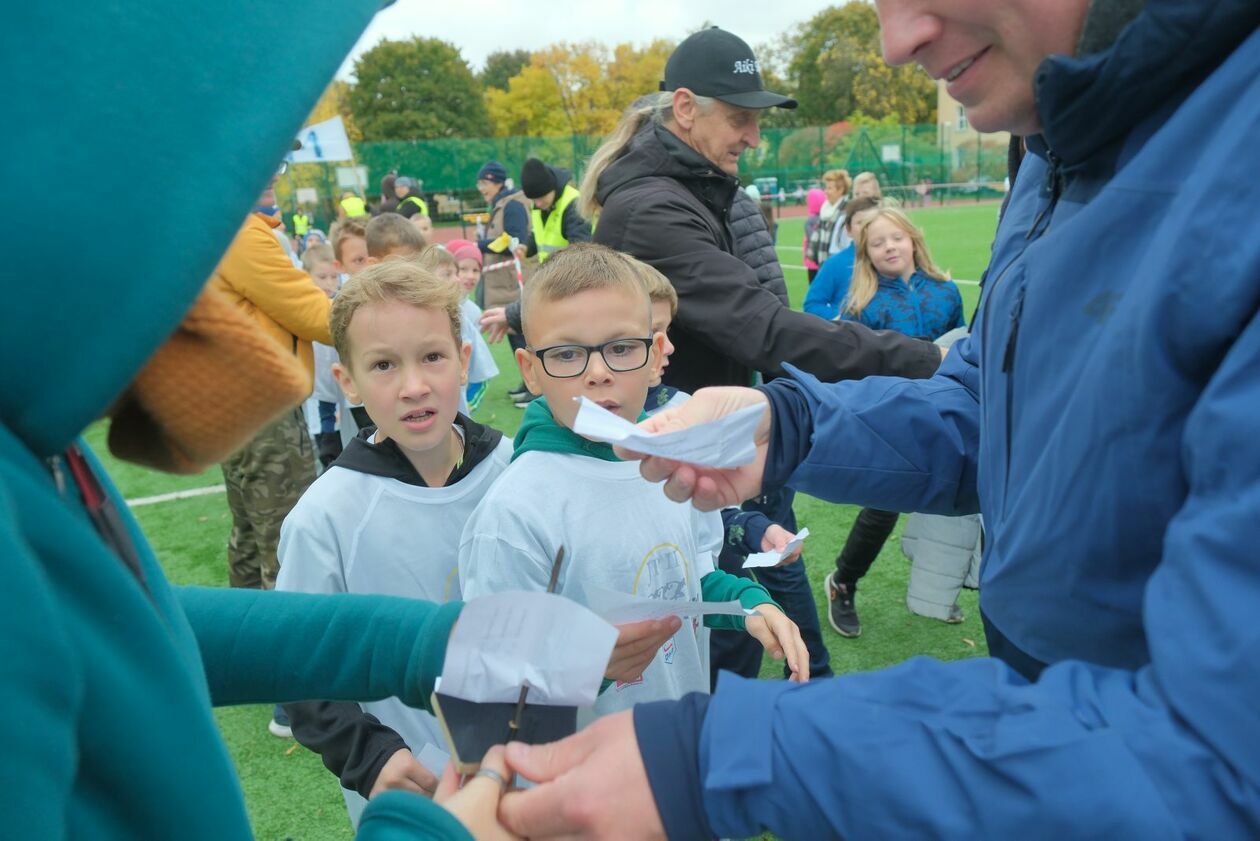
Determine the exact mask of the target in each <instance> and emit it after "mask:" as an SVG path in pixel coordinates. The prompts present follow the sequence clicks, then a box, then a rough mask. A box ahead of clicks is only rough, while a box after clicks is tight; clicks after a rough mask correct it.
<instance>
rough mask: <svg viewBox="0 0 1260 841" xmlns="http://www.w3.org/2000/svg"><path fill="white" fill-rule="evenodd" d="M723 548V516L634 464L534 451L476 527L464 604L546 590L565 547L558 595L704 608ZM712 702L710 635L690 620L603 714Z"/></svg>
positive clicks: (509, 475)
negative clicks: (690, 696)
mask: <svg viewBox="0 0 1260 841" xmlns="http://www.w3.org/2000/svg"><path fill="white" fill-rule="evenodd" d="M721 543H722V523H721V518H720V517H719V516H718V515H717V514H703V513H701V512H699V511H696V510H695V508H693V507H692V506H691V505H690V504H684V503H677V502H671V501H670V500H669V499H667V498H666V497H665V495H664V494H662V493H661V489H660V488H659V487H657V486H656V485H653V484H650V483H649V482H647V481H646V480H644V479H643V477H641V476H640V475H639V466H638V464H637V463H635V462H611V461H602V460H600V459H597V458H592V457H590V456H584V455H575V454H568V453H552V452H537V451H534V452H527V453H525V454H523V455H522V456H520V457H519V458H518V459H517V460H516V461H515V462H513V463H512V465H511V466H510V467H508V469H507V470H506V471H505V472H504V473H503V475H502V476H500V477H499V481H498V482H496V483H495V485H494V487H493V488H491V489H490V492H489V493H488V494H486V496H485V498H484V499H482V501H481V504H480V505H479V506H477V510H476V511H475V512H473V515H472V517H471V518H470V519H469V520H468V523H467V525H466V526H465V527H464V536H463V538H462V539H461V540H460V549H459V577H460V582H461V584H462V586H463V596H464V599H465V601H468V600H471V599H475V598H477V597H478V596H482V595H487V594H490V593H497V592H502V591H505V590H534V591H537V590H545V589H546V587H547V582H548V579H549V578H550V574H551V565H552V562H553V560H554V559H555V555H556V551H557V549H558V548H559V547H560V545H561V544H563V545H564V550H565V555H564V562H563V565H562V566H561V571H560V578H559V584H558V587H557V592H559V593H560V594H562V595H564V596H568V597H569V598H572V599H574V600H575V601H578V602H581V601H583V592H584V587H585V586H587V585H594V586H596V587H602V588H604V589H606V590H616V591H618V592H622V593H632V594H635V595H640V596H648V597H651V598H657V599H669V600H673V599H678V600H689V601H699V600H700V599H701V591H700V579H701V578H703V577H704V576H705V575H707V574H709V573H710V572H712V571H713V569H714V559H715V558H716V557H717V553H718V552H719V551H720V550H721ZM708 691H709V632H708V630H707V629H706V628H705V627H704V626H703V624H702V623H701V622H700V620H698V619H697V620H684V622H683V626H682V627H681V628H680V629H679V630H678V632H677V633H676V634H674V636H673V637H672V638H670V639H669V640H668V641H667V642H666V643H665V645H663V646H662V647H661V649H660V651H659V652H657V655H656V658H655V659H654V660H653V661H652V663H651V664H650V665H649V666H648V668H647V670H646V671H645V672H644V674H643V677H642V678H640V679H639V680H638V681H635V682H634V683H631V684H616V685H613V686H611V687H609V688H608V689H607V690H606V691H605V692H604V693H603V694H602V695H600V697H599V699H598V700H597V701H596V702H595V705H594V709H593V712H594V714H595V715H597V716H598V715H607V714H609V713H613V712H617V711H619V710H625V709H629V708H630V707H632V706H634V705H635V704H637V703H641V702H644V701H657V700H662V699H669V698H679V697H681V696H682V695H683V694H685V693H687V692H708ZM586 717H587V716H585V715H583V716H581V718H586Z"/></svg>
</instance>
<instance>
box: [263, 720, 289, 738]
mask: <svg viewBox="0 0 1260 841" xmlns="http://www.w3.org/2000/svg"><path fill="white" fill-rule="evenodd" d="M267 732H268V733H270V734H271V735H273V736H276V737H278V738H281V739H292V738H293V728H292V727H290V726H289V725H287V724H281V723H280V722H278V721H276V720H275V719H274V718H273V719H272V720H271V721H269V722H267Z"/></svg>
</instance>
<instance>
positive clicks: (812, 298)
mask: <svg viewBox="0 0 1260 841" xmlns="http://www.w3.org/2000/svg"><path fill="white" fill-rule="evenodd" d="M853 255H854V249H853V243H849V244H848V245H847V246H845V247H844V248H842V249H841V250H839V251H837V252H836V253H835V254H832V255H831V256H830V257H828V258H827V259H826V260H824V261H823V264H822V265H821V266H820V267H819V268H818V274H817V275H815V276H814V282H813V283H811V284H810V285H809V290H808V291H806V293H805V304H804V306H803V309H804V310H805V312H807V313H810V314H811V315H816V316H818V317H819V318H825V319H827V320H828V321H835V320H836V317H837V316H839V315H840V304H842V303H844V296H845V295H848V294H849V281H850V280H852V279H853Z"/></svg>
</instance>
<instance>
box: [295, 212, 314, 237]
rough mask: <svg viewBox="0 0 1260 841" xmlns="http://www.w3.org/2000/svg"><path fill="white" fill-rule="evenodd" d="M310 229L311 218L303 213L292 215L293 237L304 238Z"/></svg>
mask: <svg viewBox="0 0 1260 841" xmlns="http://www.w3.org/2000/svg"><path fill="white" fill-rule="evenodd" d="M310 229H311V217H309V216H307V215H306V214H305V213H295V214H293V234H294V236H299V237H304V236H306V232H307V231H309V230H310Z"/></svg>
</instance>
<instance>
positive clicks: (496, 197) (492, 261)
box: [477, 161, 533, 401]
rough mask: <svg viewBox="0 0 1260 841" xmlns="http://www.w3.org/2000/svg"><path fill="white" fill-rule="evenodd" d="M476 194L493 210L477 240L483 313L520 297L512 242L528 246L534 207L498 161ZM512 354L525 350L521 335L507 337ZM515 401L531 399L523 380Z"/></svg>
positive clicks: (488, 166)
mask: <svg viewBox="0 0 1260 841" xmlns="http://www.w3.org/2000/svg"><path fill="white" fill-rule="evenodd" d="M477 192H478V193H480V194H481V197H482V198H483V199H485V200H486V204H488V205H489V206H490V220H489V221H488V222H487V223H486V234H485V236H483V237H480V238H479V239H478V240H477V248H479V249H480V250H481V253H482V256H483V259H484V262H483V265H482V268H481V287H480V298H481V300H480V304H481V308H482V309H483V310H489V309H494V308H495V307H506V306H507V305H508V304H511V303H513V302H515V301H519V300H520V297H521V281H522V277H521V275H520V260H519V259H518V258H517V256H516V254H515V252H514V251H513V250H512V242H511V241H512V240H516V242H517V244H520V243H527V242H529V235H530V230H531V228H532V223H531V221H530V213H531V212H532V211H533V207H532V206H531V205H530V203H529V199H527V198H525V194H524V193H522V192H521V191H520V190H518V189H508V187H507V169H506V168H504V166H503V164H501V163H499V162H498V161H486V163H485V164H483V165H482V167H481V169H480V170H478V171H477ZM508 344H510V345H511V346H512V349H513V350H518V349H520V348H523V347H525V337H524V336H523V335H521V334H520V333H513V334H510V335H509V336H508ZM508 396H509V397H511V398H512V400H513V401H526V400H527V399H528V398H529V397H530V393H529V389H527V388H526V387H525V382H524V380H522V381H521V383H520V384H519V385H518V386H516V387H515V388H513V389H512V390H511V391H509V392H508Z"/></svg>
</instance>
